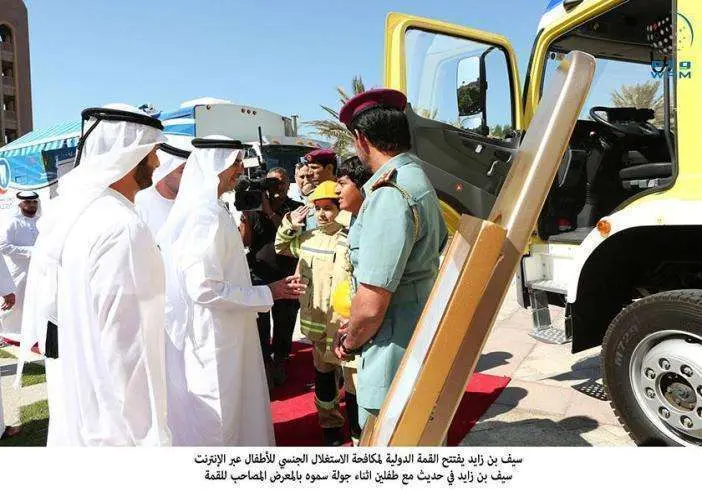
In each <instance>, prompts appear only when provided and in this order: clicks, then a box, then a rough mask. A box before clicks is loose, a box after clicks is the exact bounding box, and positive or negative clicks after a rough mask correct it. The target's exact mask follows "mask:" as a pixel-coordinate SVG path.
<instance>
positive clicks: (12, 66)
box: [0, 0, 32, 146]
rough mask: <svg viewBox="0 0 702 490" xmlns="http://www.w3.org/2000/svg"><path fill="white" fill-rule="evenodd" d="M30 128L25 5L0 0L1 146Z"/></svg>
mask: <svg viewBox="0 0 702 490" xmlns="http://www.w3.org/2000/svg"><path fill="white" fill-rule="evenodd" d="M31 130H32V86H31V75H30V68H29V24H28V21H27V7H26V6H25V5H24V2H23V1H22V0H0V146H3V145H6V144H7V143H9V142H11V141H13V140H15V139H17V138H19V137H20V136H22V135H23V134H25V133H28V132H29V131H31Z"/></svg>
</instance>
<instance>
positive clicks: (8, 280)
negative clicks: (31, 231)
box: [0, 260, 15, 436]
mask: <svg viewBox="0 0 702 490" xmlns="http://www.w3.org/2000/svg"><path fill="white" fill-rule="evenodd" d="M14 291H15V283H14V282H13V281H12V276H11V275H10V271H9V270H8V268H7V265H6V264H5V261H3V260H0V296H7V295H8V294H10V293H12V292H14ZM3 432H5V412H4V410H3V408H2V382H1V380H0V436H2V434H3Z"/></svg>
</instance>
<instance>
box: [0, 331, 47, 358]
mask: <svg viewBox="0 0 702 490" xmlns="http://www.w3.org/2000/svg"><path fill="white" fill-rule="evenodd" d="M0 341H5V342H6V343H8V344H10V345H14V346H15V347H19V345H20V343H19V342H17V341H16V340H12V339H8V338H7V337H3V336H2V335H0ZM32 352H34V353H35V354H41V352H39V344H34V346H33V347H32Z"/></svg>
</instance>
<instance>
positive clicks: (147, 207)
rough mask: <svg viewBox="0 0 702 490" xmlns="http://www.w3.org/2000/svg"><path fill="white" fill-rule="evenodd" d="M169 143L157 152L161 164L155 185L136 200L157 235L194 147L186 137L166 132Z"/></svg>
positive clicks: (156, 174)
mask: <svg viewBox="0 0 702 490" xmlns="http://www.w3.org/2000/svg"><path fill="white" fill-rule="evenodd" d="M165 136H166V138H167V141H166V143H163V144H161V145H160V146H159V149H158V150H157V151H156V155H157V156H158V160H159V162H160V165H159V166H158V168H157V169H156V170H154V177H153V182H154V184H153V185H152V186H151V187H149V188H148V189H144V190H143V191H140V192H137V195H136V198H135V200H134V205H135V206H136V210H137V213H139V216H141V219H143V220H144V222H145V223H146V224H147V225H148V226H149V229H151V233H153V235H154V237H155V236H156V235H157V234H158V232H159V230H160V229H161V227H162V226H163V224H164V223H165V222H166V218H168V214H169V213H170V212H171V208H173V203H174V202H175V198H176V196H177V195H178V188H179V187H180V179H181V177H182V176H183V169H184V168H185V161H186V160H187V159H188V157H189V156H190V152H191V151H192V150H193V147H192V145H191V144H190V139H191V138H188V137H187V136H175V135H165Z"/></svg>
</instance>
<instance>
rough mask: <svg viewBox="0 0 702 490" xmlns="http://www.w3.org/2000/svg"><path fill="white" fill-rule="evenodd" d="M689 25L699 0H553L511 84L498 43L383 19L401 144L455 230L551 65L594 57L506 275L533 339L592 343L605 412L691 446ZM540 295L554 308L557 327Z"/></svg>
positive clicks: (693, 281) (692, 83) (508, 49)
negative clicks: (401, 112) (405, 131)
mask: <svg viewBox="0 0 702 490" xmlns="http://www.w3.org/2000/svg"><path fill="white" fill-rule="evenodd" d="M508 21H509V19H507V15H505V23H506V24H507V23H508ZM697 26H700V29H702V2H699V0H551V1H550V2H549V3H548V6H547V12H546V14H545V15H544V16H543V18H542V21H541V23H540V26H539V28H538V33H537V35H536V39H535V41H534V45H533V50H532V55H531V60H530V63H529V68H528V73H527V74H526V77H525V83H524V86H523V88H522V86H521V84H520V77H519V74H518V69H517V59H516V56H515V53H514V50H513V48H512V46H511V45H510V43H509V41H508V40H507V39H506V38H505V37H503V36H500V35H496V34H491V33H486V32H481V31H478V30H475V29H471V28H468V27H463V26H458V25H453V24H449V23H446V22H441V21H436V20H430V19H425V18H419V17H414V16H410V15H403V14H395V13H392V14H390V15H389V16H388V18H387V29H386V60H385V86H387V87H391V88H395V89H399V90H401V91H403V92H404V93H406V94H407V96H408V100H409V103H410V104H409V107H408V110H407V114H408V117H409V120H410V125H411V132H412V137H413V147H414V151H416V153H417V154H418V155H419V156H420V157H421V158H422V159H423V160H425V161H426V162H430V163H429V164H428V165H427V166H426V172H427V174H428V175H429V177H430V179H431V180H432V182H433V184H434V186H435V188H436V190H437V193H438V195H439V197H440V199H441V202H442V207H443V212H444V217H445V219H446V222H447V224H448V225H449V228H450V229H454V230H455V228H456V226H457V223H458V218H459V216H460V215H461V214H463V213H466V214H470V215H473V216H475V217H478V218H483V219H484V218H486V217H487V216H488V215H489V213H490V210H491V208H492V206H493V204H494V202H495V199H496V197H497V195H498V193H499V191H500V188H501V186H502V184H503V182H504V180H505V178H506V176H507V173H508V172H509V170H510V166H511V163H512V159H513V156H514V155H515V153H516V151H517V148H518V146H519V143H520V139H521V137H522V136H523V134H524V131H525V130H526V129H527V128H528V126H529V123H530V121H531V119H532V117H533V115H534V113H535V110H536V107H537V106H538V104H539V100H540V97H541V94H542V90H543V88H544V87H545V86H546V85H547V84H548V81H549V77H550V76H551V74H552V73H553V72H554V70H555V69H556V67H557V66H558V63H560V61H561V60H562V59H563V57H564V56H565V55H566V54H567V53H568V52H570V51H573V50H579V51H583V52H586V53H589V54H591V55H592V56H594V57H595V58H596V60H597V71H596V75H595V81H594V83H593V85H592V88H591V91H590V96H589V99H588V101H587V102H586V105H585V108H584V110H583V113H582V114H581V117H580V120H579V121H578V123H577V124H576V126H575V129H574V131H573V133H572V136H571V139H570V143H569V148H568V151H567V152H566V155H565V157H564V158H563V160H562V161H561V163H560V167H559V170H558V173H557V175H556V178H555V180H554V182H553V184H552V186H551V191H550V193H549V196H548V198H547V200H546V203H545V205H544V207H543V209H542V211H541V214H540V217H539V220H538V223H537V227H536V230H535V232H534V237H533V240H532V241H531V243H530V245H529V247H528V250H525V254H524V257H523V258H522V262H521V267H520V271H519V272H518V275H517V284H518V287H519V288H520V294H519V299H520V302H521V304H522V305H523V306H524V307H530V308H531V309H532V316H533V318H534V332H533V335H534V336H535V337H538V338H540V339H542V340H545V341H549V342H554V343H562V342H566V341H572V348H573V351H574V352H579V351H582V350H585V349H588V348H590V347H595V346H598V345H602V353H601V359H602V368H603V375H604V382H605V386H606V389H607V393H608V395H609V397H610V400H611V402H612V407H613V408H614V410H615V412H616V414H617V415H618V416H619V418H620V420H621V421H622V423H623V424H624V426H625V427H626V428H627V430H628V431H629V433H630V434H631V436H632V437H633V438H634V440H635V441H636V442H637V443H639V444H667V445H691V446H700V445H702V158H700V157H699V154H698V153H697V144H698V143H697V138H698V137H699V136H697V134H696V133H697V128H698V122H697V117H699V115H700V114H702V98H700V96H699V95H698V94H700V93H702V73H697V66H698V63H699V62H700V61H702V60H701V56H700V54H701V49H700V46H701V45H702V44H701V43H702V41H700V39H699V36H702V31H700V32H699V33H698V32H697V31H696V30H695V28H696V27H697ZM505 287H508V285H507V284H505ZM549 305H557V306H561V307H565V309H566V310H565V311H566V322H565V329H564V330H563V331H559V330H556V329H554V328H553V327H552V326H551V325H550V316H549V313H548V312H549V310H548V307H549Z"/></svg>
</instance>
